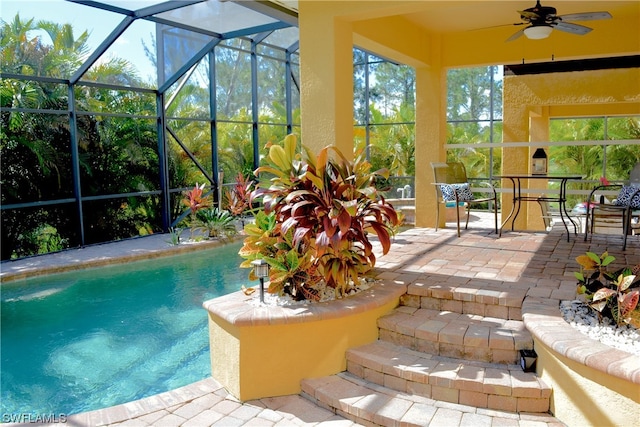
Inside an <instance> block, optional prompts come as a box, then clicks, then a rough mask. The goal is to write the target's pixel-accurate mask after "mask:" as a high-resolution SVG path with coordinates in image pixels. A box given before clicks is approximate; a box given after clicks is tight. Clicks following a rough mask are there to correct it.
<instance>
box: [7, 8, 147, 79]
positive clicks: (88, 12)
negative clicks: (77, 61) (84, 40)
mask: <svg viewBox="0 0 640 427" xmlns="http://www.w3.org/2000/svg"><path fill="white" fill-rule="evenodd" d="M109 2H110V3H111V4H117V2H115V1H113V0H110V1H109ZM157 2H158V1H157V0H155V1H151V2H148V1H147V2H145V1H121V2H120V4H121V5H124V4H126V5H127V7H132V8H135V9H137V8H140V7H143V6H144V5H145V4H147V5H149V4H153V3H157ZM16 13H19V14H20V19H21V20H22V21H26V20H28V19H30V18H34V20H35V21H40V20H46V21H54V22H57V23H60V24H67V23H68V24H71V26H72V27H73V29H74V35H75V36H76V37H77V36H78V35H79V34H81V33H82V32H83V31H85V30H86V31H88V32H89V33H90V37H89V46H90V47H91V50H92V51H93V50H94V49H95V48H96V47H98V46H99V45H100V43H102V41H103V40H104V39H105V38H106V37H107V36H108V35H109V34H110V33H111V31H113V29H114V28H115V27H116V26H117V25H118V24H119V23H120V22H121V21H122V19H123V18H124V17H123V16H122V15H120V14H117V13H112V12H107V11H103V10H99V9H95V8H93V7H89V6H83V5H79V4H75V3H71V2H67V1H63V0H0V17H1V18H2V20H3V21H5V22H11V21H12V20H13V18H14V17H15V15H16ZM151 33H155V25H154V24H153V23H151V22H148V21H143V20H138V21H135V22H134V23H133V24H132V25H131V26H130V27H129V28H128V29H127V31H125V32H124V33H123V34H122V35H121V36H120V37H119V38H118V40H117V41H116V43H115V44H114V45H112V46H111V48H110V49H109V50H107V52H106V53H105V55H112V56H118V57H120V58H124V59H126V60H128V61H129V62H131V63H132V64H134V65H135V66H136V68H137V69H138V72H139V74H140V77H142V78H143V79H145V80H146V79H147V77H148V76H155V68H154V67H153V66H152V64H151V62H150V61H149V59H147V57H146V56H145V53H144V50H143V45H142V42H141V40H144V42H145V43H146V44H147V46H151V40H152V38H151V35H150V34H151ZM45 37H47V36H45ZM155 80H156V78H155V77H153V79H152V81H154V82H155Z"/></svg>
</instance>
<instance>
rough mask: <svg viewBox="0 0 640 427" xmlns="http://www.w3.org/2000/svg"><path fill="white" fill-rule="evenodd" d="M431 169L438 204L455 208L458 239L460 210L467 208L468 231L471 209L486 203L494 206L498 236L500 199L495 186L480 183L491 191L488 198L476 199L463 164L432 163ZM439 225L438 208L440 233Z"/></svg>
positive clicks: (437, 223)
mask: <svg viewBox="0 0 640 427" xmlns="http://www.w3.org/2000/svg"><path fill="white" fill-rule="evenodd" d="M431 168H432V169H433V176H434V179H435V182H434V187H435V190H436V198H437V200H438V204H442V205H444V206H445V207H447V208H455V211H456V224H457V227H458V237H460V209H459V208H460V207H464V208H466V212H467V218H466V222H465V226H464V229H465V230H466V229H467V228H468V227H469V216H470V213H471V208H472V207H474V206H478V205H479V204H486V203H489V206H490V207H491V205H493V214H494V218H495V220H494V227H495V232H496V234H498V197H497V194H496V190H495V188H494V187H493V185H491V184H490V183H488V182H479V184H480V185H483V186H487V187H488V188H490V189H491V191H490V192H489V196H488V197H482V198H476V197H474V195H473V193H472V192H471V187H470V185H469V180H468V179H467V171H466V169H465V167H464V165H463V164H462V163H460V162H452V163H431ZM439 223H440V208H439V207H438V209H437V210H436V231H438V225H439Z"/></svg>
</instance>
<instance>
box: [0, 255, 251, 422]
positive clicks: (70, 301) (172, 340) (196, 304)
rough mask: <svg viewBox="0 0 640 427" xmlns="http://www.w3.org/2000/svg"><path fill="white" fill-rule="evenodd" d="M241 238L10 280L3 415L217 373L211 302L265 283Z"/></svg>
mask: <svg viewBox="0 0 640 427" xmlns="http://www.w3.org/2000/svg"><path fill="white" fill-rule="evenodd" d="M239 248H240V244H230V245H226V246H223V247H219V248H215V249H208V250H203V251H198V252H194V253H191V254H188V255H178V256H173V257H170V258H158V259H154V260H148V261H138V262H132V263H128V264H122V265H117V266H110V267H101V268H94V269H88V270H83V271H75V272H69V273H63V274H57V275H51V276H46V277H38V278H33V279H28V280H21V281H17V282H9V283H7V284H3V285H2V287H1V299H2V306H1V308H0V313H1V324H0V329H1V335H0V336H1V351H2V353H1V358H2V365H1V374H2V378H1V385H2V403H1V410H2V413H3V414H24V413H31V414H50V413H57V414H61V413H62V414H67V415H69V414H74V413H78V412H84V411H90V410H94V409H99V408H104V407H108V406H112V405H117V404H121V403H125V402H128V401H132V400H136V399H140V398H142V397H146V396H150V395H153V394H157V393H161V392H164V391H167V390H171V389H174V388H177V387H181V386H183V385H186V384H189V383H192V382H195V381H199V380H201V379H203V378H206V377H207V376H209V375H210V371H211V368H210V359H209V341H208V326H207V312H206V310H205V309H204V308H202V303H203V302H204V301H206V300H208V299H211V298H214V297H216V296H220V295H225V294H227V293H230V292H234V291H237V290H239V289H240V286H241V285H242V284H245V285H247V286H249V285H252V286H253V285H255V284H254V283H250V282H249V281H248V279H247V277H248V270H246V269H241V268H239V267H238V266H239V264H240V262H241V261H242V259H241V258H240V256H239V255H238V250H239Z"/></svg>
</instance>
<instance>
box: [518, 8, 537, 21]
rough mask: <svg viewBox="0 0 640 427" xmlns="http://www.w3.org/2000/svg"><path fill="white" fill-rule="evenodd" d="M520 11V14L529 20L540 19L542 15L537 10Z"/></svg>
mask: <svg viewBox="0 0 640 427" xmlns="http://www.w3.org/2000/svg"><path fill="white" fill-rule="evenodd" d="M518 13H519V14H520V16H522V17H523V18H526V19H527V20H529V21H531V20H534V21H535V20H536V19H540V15H538V14H537V13H535V12H531V11H530V10H519V11H518Z"/></svg>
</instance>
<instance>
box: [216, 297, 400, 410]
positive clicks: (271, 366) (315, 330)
mask: <svg viewBox="0 0 640 427" xmlns="http://www.w3.org/2000/svg"><path fill="white" fill-rule="evenodd" d="M380 286H381V285H376V286H375V287H374V288H372V289H370V290H367V291H364V292H361V293H360V294H357V295H355V296H353V297H348V298H344V299H342V300H338V301H335V302H327V303H315V304H313V303H312V304H310V305H307V306H299V307H296V306H293V307H291V308H283V307H265V306H263V307H252V306H249V305H248V303H246V302H245V300H246V298H245V297H244V296H243V295H242V294H241V293H236V294H231V295H228V296H225V297H220V298H217V299H215V300H210V301H207V302H205V304H204V306H205V308H207V310H208V311H209V347H210V353H211V374H212V376H213V378H215V379H216V380H217V381H218V382H220V383H221V384H222V385H223V386H224V387H226V388H227V390H229V392H230V393H231V394H233V395H234V396H235V397H237V398H238V399H240V400H241V401H247V400H251V399H259V398H263V397H273V396H284V395H289V394H297V393H300V391H301V387H300V383H301V381H302V380H303V379H305V378H316V377H321V376H325V375H333V374H337V373H338V372H342V371H344V370H345V369H346V358H345V354H346V351H347V350H348V349H349V348H353V347H357V346H359V345H363V344H367V343H370V342H373V341H375V340H376V339H377V338H378V327H377V320H378V318H379V317H381V316H383V315H384V314H387V313H388V312H389V311H391V310H392V309H393V308H395V307H396V306H397V305H398V301H399V298H400V295H402V294H404V292H405V291H406V287H404V286H398V285H389V286H387V287H384V286H382V287H380ZM234 300H235V302H232V303H231V306H235V307H238V306H243V305H245V309H243V310H242V314H238V311H237V309H229V307H230V305H229V301H234ZM216 307H218V308H220V310H217V309H216Z"/></svg>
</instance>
